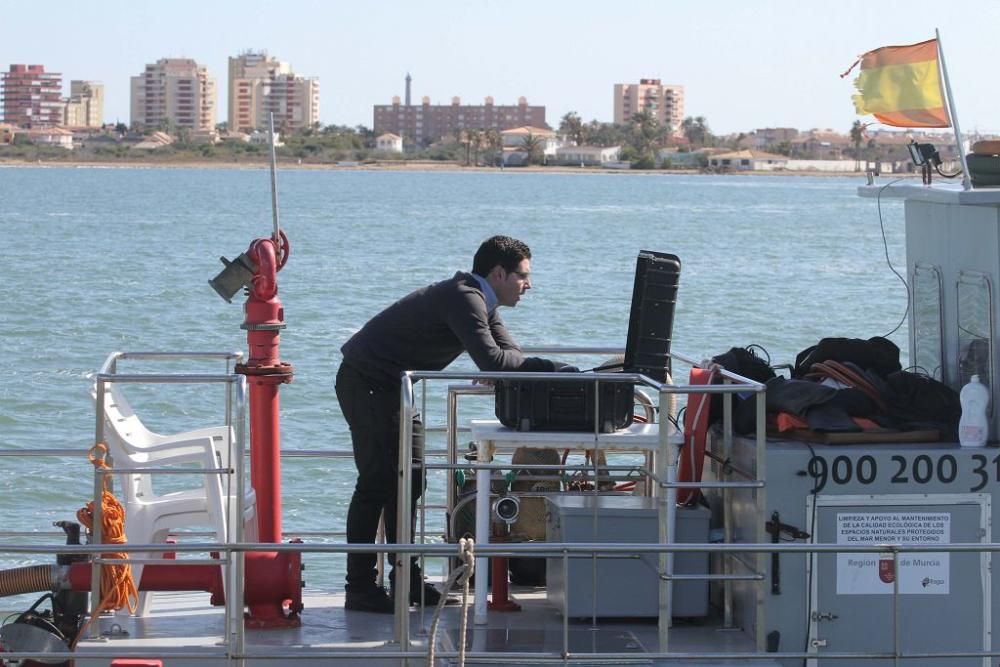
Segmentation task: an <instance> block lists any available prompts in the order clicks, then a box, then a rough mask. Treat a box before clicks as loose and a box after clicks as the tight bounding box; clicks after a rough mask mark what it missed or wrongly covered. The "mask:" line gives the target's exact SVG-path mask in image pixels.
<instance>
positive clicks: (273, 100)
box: [228, 51, 319, 132]
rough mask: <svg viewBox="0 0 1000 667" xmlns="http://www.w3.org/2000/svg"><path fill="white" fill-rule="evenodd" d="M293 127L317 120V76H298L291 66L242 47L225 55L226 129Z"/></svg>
mask: <svg viewBox="0 0 1000 667" xmlns="http://www.w3.org/2000/svg"><path fill="white" fill-rule="evenodd" d="M271 113H273V114H274V124H275V127H276V128H284V129H285V130H296V129H301V128H306V127H310V126H312V125H313V124H314V123H316V122H318V121H319V79H317V78H315V77H303V76H298V75H297V74H295V73H294V72H292V66H291V65H289V64H288V63H286V62H282V61H280V60H278V59H276V58H273V57H271V56H268V55H267V51H260V52H254V51H245V52H243V53H241V54H240V55H239V56H236V57H231V58H230V59H229V115H228V118H229V130H230V131H232V132H253V131H254V130H258V129H261V128H266V127H267V119H268V115H269V114H271Z"/></svg>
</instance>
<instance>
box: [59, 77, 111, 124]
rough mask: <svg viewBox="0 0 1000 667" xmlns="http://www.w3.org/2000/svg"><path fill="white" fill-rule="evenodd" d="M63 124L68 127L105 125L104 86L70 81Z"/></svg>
mask: <svg viewBox="0 0 1000 667" xmlns="http://www.w3.org/2000/svg"><path fill="white" fill-rule="evenodd" d="M62 124H63V125H65V126H67V127H101V125H103V124H104V84H102V83H98V82H97V81H70V82H69V99H68V100H66V104H65V106H64V107H63V119H62Z"/></svg>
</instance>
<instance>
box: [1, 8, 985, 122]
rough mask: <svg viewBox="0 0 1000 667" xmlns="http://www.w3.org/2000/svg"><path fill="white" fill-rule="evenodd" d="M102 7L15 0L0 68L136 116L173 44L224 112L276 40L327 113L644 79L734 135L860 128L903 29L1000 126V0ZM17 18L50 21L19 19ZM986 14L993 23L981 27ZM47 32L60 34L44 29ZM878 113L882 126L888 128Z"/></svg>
mask: <svg viewBox="0 0 1000 667" xmlns="http://www.w3.org/2000/svg"><path fill="white" fill-rule="evenodd" d="M99 7H100V10H101V11H99V12H63V13H62V14H57V13H55V12H47V15H46V16H45V17H44V18H43V19H42V18H40V16H41V15H40V14H39V12H38V10H37V8H35V7H33V6H31V5H28V4H27V3H20V2H13V1H11V0H3V1H2V2H0V8H2V10H3V14H4V16H5V18H6V21H5V23H6V25H7V27H8V30H7V31H6V33H7V34H5V36H4V39H3V40H0V67H3V69H4V70H6V69H7V68H8V66H9V65H10V64H14V63H24V64H41V65H44V66H45V69H46V70H47V71H52V72H59V73H61V74H62V76H63V84H64V88H65V91H66V92H67V93H68V89H69V81H70V80H71V79H84V80H94V81H100V82H101V83H103V84H104V87H105V108H104V120H105V122H116V121H121V122H125V123H128V122H129V120H130V119H129V80H130V77H132V76H136V75H138V74H140V73H141V72H142V71H143V69H144V68H145V66H146V64H148V63H152V62H155V61H157V60H159V59H161V58H168V57H178V58H179V57H186V58H193V59H194V60H196V61H197V62H198V63H200V64H202V65H205V66H206V67H207V68H208V71H209V74H210V75H211V76H212V77H213V78H214V79H215V81H216V88H217V94H218V106H217V119H216V122H222V121H224V120H225V119H226V115H227V76H228V71H227V67H228V58H229V57H230V56H236V55H238V54H239V53H241V52H244V51H248V50H254V51H260V50H266V51H267V52H268V53H269V54H270V55H272V56H274V57H276V58H278V59H279V60H283V61H286V62H288V63H290V64H291V66H292V68H293V70H294V71H295V73H296V74H299V75H301V76H307V77H317V78H319V82H320V120H321V122H322V123H323V124H327V125H329V124H337V125H348V126H355V125H365V126H367V127H371V126H372V124H373V119H372V107H373V106H374V105H377V104H389V103H391V101H392V97H393V96H395V95H399V96H400V97H402V96H403V94H404V85H405V84H404V78H405V76H406V74H407V72H409V73H410V74H411V76H412V77H413V83H412V97H413V100H414V102H419V100H420V99H421V98H422V97H424V96H427V97H429V98H430V100H431V103H432V104H448V103H450V101H451V98H452V97H454V96H457V97H460V98H461V100H462V103H463V104H481V103H482V101H483V99H484V98H485V97H486V96H492V97H493V98H494V100H495V103H496V104H516V102H517V99H518V97H522V96H523V97H525V98H526V99H527V101H528V103H529V104H532V105H543V106H545V107H546V120H547V122H548V123H549V125H551V126H553V127H558V125H559V120H560V118H561V117H562V116H563V115H564V114H566V113H567V112H570V111H575V112H576V113H578V114H579V115H580V116H581V117H582V118H583V120H584V121H590V120H598V121H602V122H610V121H611V120H612V119H613V108H612V91H613V87H614V84H616V83H635V82H638V81H639V79H640V78H654V79H660V80H661V81H662V82H663V83H664V84H677V85H681V86H684V92H685V106H684V115H685V116H703V117H705V118H706V120H707V122H708V125H709V127H710V128H711V130H712V131H713V132H714V133H716V134H728V133H734V132H749V131H751V130H753V129H755V128H760V127H794V128H797V129H800V130H807V129H811V128H831V129H834V130H836V131H839V132H846V131H847V130H848V128H849V127H850V125H851V123H853V122H854V120H856V119H858V118H859V116H857V115H856V114H855V112H854V106H853V104H852V102H851V95H852V93H853V92H854V87H853V85H852V82H853V79H854V77H855V76H856V74H857V71H856V70H855V71H854V72H852V73H851V75H850V76H848V77H847V78H844V79H841V78H840V76H839V75H840V74H841V72H843V71H844V70H846V69H847V68H848V67H849V66H850V65H851V63H853V62H854V61H855V59H856V58H857V56H858V55H859V54H861V53H863V52H865V51H868V50H870V49H874V48H877V47H879V46H886V45H890V44H908V43H913V42H918V41H923V40H926V39H930V38H933V37H934V29H935V27H936V28H938V29H940V31H941V41H942V46H943V50H944V55H945V59H946V65H947V68H948V73H949V75H950V78H951V85H952V89H953V92H954V99H955V106H956V109H957V116H958V120H959V124H960V127H961V129H962V131H963V132H966V133H969V132H977V131H978V132H982V133H990V134H1000V116H998V113H1000V112H998V109H1000V92H998V91H996V90H995V89H994V88H993V87H991V86H985V85H983V84H984V83H985V82H986V81H987V80H988V79H987V78H985V77H983V76H982V73H983V71H984V67H983V66H984V64H985V63H992V62H998V61H1000V44H998V43H997V40H995V39H992V38H990V37H989V36H988V32H987V31H986V30H985V29H983V28H982V26H988V25H1000V3H997V2H990V3H984V2H979V3H977V2H973V1H971V0H957V1H956V2H952V3H949V5H948V12H947V16H945V15H943V14H944V13H943V12H942V10H941V5H940V3H932V2H930V1H928V0H910V1H909V2H886V1H883V2H881V3H878V4H873V3H865V2H861V1H860V0H843V1H842V2H840V3H836V4H835V5H834V4H832V3H831V4H824V5H822V6H815V5H813V4H811V3H801V2H793V1H791V0H774V1H771V2H767V1H764V2H759V3H752V4H742V3H736V2H721V1H718V0H716V1H712V0H710V1H709V2H702V3H681V2H669V1H660V2H653V1H639V2H633V3H629V4H628V5H627V6H626V5H622V6H620V7H616V6H609V5H607V4H606V3H597V2H590V1H585V2H574V3H570V2H563V1H557V2H548V3H528V2H524V1H523V0H510V1H507V2H499V1H497V0H480V1H478V2H476V1H474V2H465V3H460V2H454V1H452V0H448V1H447V2H436V3H430V4H422V3H404V2H400V1H397V0H388V1H386V2H380V3H373V4H371V5H370V6H364V7H362V6H361V5H360V4H344V3H336V2H321V1H319V0H289V1H288V2H286V3H284V4H282V5H281V7H280V8H278V9H276V8H275V6H274V5H273V3H265V2H260V1H259V0H247V1H245V2H239V3H237V2H233V1H232V0H222V1H219V2H212V3H196V2H193V1H192V0H176V1H175V2H172V3H170V5H160V4H155V5H154V4H145V5H143V4H136V3H125V2H122V1H121V0H111V1H109V2H103V3H100V5H99ZM14 26H26V27H27V26H34V27H35V28H34V29H17V30H11V29H10V28H11V27H14ZM977 28H978V29H977ZM40 31H44V34H40ZM881 128H882V126H879V125H875V126H873V129H881Z"/></svg>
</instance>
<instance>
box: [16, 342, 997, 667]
mask: <svg viewBox="0 0 1000 667" xmlns="http://www.w3.org/2000/svg"><path fill="white" fill-rule="evenodd" d="M546 349H547V350H549V351H558V352H565V351H566V348H546ZM579 349H580V350H585V351H593V350H594V349H595V348H579ZM598 349H599V348H598ZM599 350H600V349H599ZM184 356H189V358H196V359H201V358H210V356H211V355H201V354H196V355H183V354H180V355H173V354H166V353H141V354H135V353H131V354H126V353H116V354H115V355H112V357H113V358H112V357H109V361H108V362H106V363H105V365H104V366H103V367H102V369H101V373H99V374H98V376H97V383H98V393H99V396H98V402H97V405H98V406H99V408H100V406H102V405H103V402H102V400H101V395H100V392H101V391H102V387H103V383H105V382H151V383H176V382H206V383H224V384H227V386H228V387H231V388H232V387H235V388H236V392H235V394H236V395H235V397H231V394H232V392H231V391H227V404H226V407H227V410H226V412H227V415H229V414H231V412H232V411H233V408H234V407H235V412H236V413H237V417H236V418H235V419H234V420H230V419H229V418H228V417H227V423H229V424H231V425H233V426H235V428H236V441H237V443H238V445H239V446H238V447H236V448H235V450H234V453H236V455H235V456H234V459H233V461H232V464H231V467H230V468H222V469H218V470H210V471H189V472H195V473H197V474H235V477H236V484H237V493H236V497H237V509H238V512H237V520H236V521H235V524H236V525H235V526H234V530H233V532H231V533H229V534H230V535H231V536H232V538H233V539H232V541H230V542H227V543H224V544H223V543H216V542H213V543H191V544H186V543H185V544H176V545H171V547H170V549H171V551H174V552H177V553H194V554H197V553H206V552H210V551H217V552H222V553H224V554H225V558H224V560H222V561H215V562H217V563H220V564H222V565H223V566H226V564H228V576H227V579H226V580H227V595H226V599H227V605H226V608H225V610H224V612H223V613H224V618H225V636H224V637H223V638H222V644H221V646H220V647H219V649H218V650H203V649H192V650H190V651H185V652H179V653H171V654H170V655H169V657H170V658H171V659H178V660H206V659H219V660H236V661H241V660H247V659H258V658H259V659H305V658H312V659H338V658H339V659H346V660H363V659H398V660H399V661H400V663H401V664H406V662H407V661H408V660H409V659H411V658H412V659H419V658H422V657H424V651H421V650H414V649H413V642H412V640H411V636H410V634H411V633H410V627H409V613H408V612H407V611H406V607H405V606H404V604H403V601H405V600H406V599H407V598H408V594H407V593H408V591H407V590H406V587H408V583H409V572H408V570H409V563H410V558H409V557H410V555H420V556H422V557H430V558H441V559H446V558H450V557H454V556H455V555H456V550H455V547H454V545H449V544H430V543H424V542H417V541H415V540H414V539H412V538H413V536H412V535H410V534H409V526H410V508H409V503H405V502H401V503H400V507H399V516H400V521H399V527H400V535H399V538H400V539H399V543H398V544H388V545H380V547H379V549H380V550H381V551H384V552H386V553H389V554H394V556H395V559H396V560H397V564H398V565H399V566H401V567H402V569H401V571H400V574H401V575H402V576H401V577H400V578H397V582H400V583H401V584H402V588H401V590H400V591H399V594H398V595H397V598H396V599H397V613H396V621H395V626H394V641H395V646H390V647H386V648H384V649H375V650H371V649H358V650H337V651H331V650H326V649H315V650H314V649H306V650H302V651H289V650H288V649H284V648H283V649H280V650H278V649H268V648H255V649H254V650H252V651H251V650H248V648H247V645H246V637H245V634H244V629H243V622H242V615H243V597H244V579H243V572H242V562H243V555H244V554H246V553H248V552H253V551H272V552H273V551H297V552H300V553H316V554H349V553H361V552H365V553H367V552H371V550H372V547H371V545H360V544H256V543H245V542H244V541H243V539H242V532H241V531H242V520H241V519H242V511H243V507H242V503H243V493H242V483H243V478H244V475H243V451H244V446H245V442H246V432H245V427H244V425H245V421H246V420H245V405H246V403H245V401H246V398H245V391H246V389H245V378H243V377H242V376H234V375H232V374H229V373H228V360H229V359H234V358H238V356H237V355H232V356H227V357H226V358H227V373H226V374H225V375H222V376H215V375H187V376H183V379H182V377H181V376H176V375H123V374H118V373H117V368H116V365H117V361H118V360H119V359H139V358H143V359H170V358H180V357H184ZM672 356H674V357H675V358H677V359H680V360H682V361H684V362H686V363H691V364H692V365H697V362H696V361H694V360H693V359H689V358H687V357H684V356H682V355H677V354H674V355H672ZM722 375H723V377H724V378H725V379H726V380H727V381H729V382H730V383H732V384H729V385H719V386H705V385H698V386H688V385H662V384H660V383H657V382H655V381H653V380H651V379H649V378H646V377H643V376H638V375H630V374H620V373H615V374H600V373H598V374H588V377H591V378H593V381H594V382H595V383H598V382H603V381H611V382H621V381H627V382H636V383H639V384H641V385H642V386H646V387H649V388H650V389H651V390H654V391H655V392H656V394H657V397H658V399H659V402H660V405H663V404H664V401H665V399H666V397H668V396H669V395H671V394H675V393H689V392H690V393H710V394H721V395H722V396H723V402H724V407H725V408H726V409H725V411H724V414H725V418H724V423H723V438H724V441H725V442H726V443H727V447H729V446H731V444H732V438H733V432H732V424H731V416H730V413H731V407H732V406H731V396H732V393H733V392H735V391H748V390H749V391H756V392H759V393H760V394H761V395H763V386H762V385H760V384H758V383H753V382H750V381H747V380H746V379H745V378H741V377H739V376H736V375H733V374H730V373H726V372H723V373H722ZM474 378H483V379H532V378H537V379H544V380H560V379H565V380H575V381H580V380H581V379H583V376H581V375H579V374H552V373H545V374H520V373H517V374H514V373H492V374H488V373H447V372H437V373H431V372H419V373H418V372H414V373H410V374H407V375H406V376H405V377H404V378H403V391H402V394H401V408H402V409H403V410H404V412H403V413H402V415H401V417H402V418H401V420H400V421H401V425H402V428H401V443H403V444H405V445H408V443H409V438H410V436H411V433H410V424H411V420H410V419H408V418H407V416H408V414H409V413H407V412H405V411H406V410H410V411H412V410H413V409H414V407H415V406H414V403H415V401H414V396H413V388H412V381H413V380H416V379H426V380H468V379H474ZM488 391H491V390H488V389H487V390H486V391H485V392H484V391H482V390H480V389H476V390H475V391H469V392H467V393H469V394H474V393H486V392H488ZM465 393H466V392H464V391H456V392H455V394H454V396H453V394H452V392H451V391H449V393H448V406H447V410H448V414H449V419H448V423H447V426H446V437H447V438H448V439H449V447H448V448H447V449H446V450H444V451H443V452H435V454H437V455H443V456H447V457H449V463H448V464H445V465H434V466H433V467H438V468H445V469H449V468H451V467H452V465H451V464H454V463H457V462H456V461H455V460H454V459H453V458H450V457H452V456H453V455H454V454H457V449H456V448H452V447H451V446H450V445H451V442H452V437H453V434H455V433H457V432H458V431H457V429H453V428H452V427H453V426H454V424H453V421H454V420H452V419H451V415H452V414H456V415H457V408H458V405H457V397H458V396H459V395H465ZM453 399H454V405H453ZM424 407H425V406H424ZM453 408H454V410H455V412H454V413H453V412H452V410H453ZM98 413H99V416H98V419H97V430H96V433H95V435H96V437H97V439H98V441H100V439H101V437H102V436H103V431H102V428H103V419H102V418H101V417H100V409H99V410H98ZM764 424H765V420H764V401H762V400H758V401H757V431H756V446H755V448H754V458H755V467H754V468H752V470H755V471H756V475H753V474H751V473H750V472H748V471H740V470H736V472H737V474H739V475H740V476H741V477H742V478H743V479H742V481H736V482H697V483H695V482H679V481H677V478H676V458H677V457H676V455H677V444H676V443H672V442H671V441H670V439H669V437H668V435H669V433H668V429H667V428H661V430H660V438H661V445H660V449H659V450H658V451H657V453H656V456H655V457H654V460H653V466H652V469H647V470H645V474H647V475H648V476H649V478H650V479H651V480H652V481H653V482H654V489H655V494H656V495H657V498H658V500H659V505H658V507H659V509H660V511H661V512H663V513H664V514H665V518H666V520H665V521H660V522H659V525H660V530H661V533H660V542H659V543H655V544H649V543H640V544H635V543H632V544H629V543H618V544H608V543H579V542H574V543H548V542H546V543H518V544H511V543H504V544H496V545H493V544H487V543H482V544H478V545H477V546H476V552H477V556H480V557H492V556H516V557H536V558H537V557H547V558H561V559H563V565H564V567H565V566H566V563H567V562H568V561H569V559H572V558H594V557H595V556H606V557H617V558H621V557H633V556H635V555H637V554H657V555H659V556H660V559H661V561H660V573H661V574H660V577H659V580H660V600H661V606H660V618H659V625H658V628H659V630H658V632H659V636H660V644H659V650H658V651H657V652H655V653H642V654H636V653H632V652H621V653H613V652H609V653H579V652H572V651H570V645H569V640H568V622H569V618H568V615H567V614H565V613H564V614H563V641H562V647H561V650H560V651H552V652H542V651H539V652H532V653H525V652H517V653H499V652H483V651H479V652H476V651H473V652H467V653H466V654H465V655H466V658H467V659H469V660H485V659H493V660H496V659H504V658H506V659H512V660H519V661H524V660H537V661H551V662H554V663H555V662H558V663H573V662H577V661H593V660H601V661H609V662H614V661H629V660H633V661H634V660H636V659H642V660H680V659H683V660H688V661H702V660H704V661H711V660H724V659H725V660H735V659H747V660H773V661H778V660H793V659H794V660H801V659H807V658H808V659H820V660H830V659H844V660H849V659H857V660H861V659H882V660H893V659H894V660H897V661H898V660H900V659H904V658H909V659H921V660H933V659H937V660H944V659H950V658H990V657H997V656H1000V651H939V652H926V651H925V652H909V653H908V652H904V651H903V650H902V641H901V629H900V618H899V616H900V614H899V607H900V599H901V598H900V591H899V583H898V577H897V580H896V581H895V582H894V586H893V591H892V596H893V605H892V609H893V614H892V618H891V624H892V641H893V648H892V650H891V651H883V652H829V653H823V654H822V655H818V654H817V653H816V652H812V651H787V652H765V647H764V642H763V637H762V633H763V628H764V625H765V624H764V623H763V622H762V620H763V619H762V615H763V609H762V605H760V604H757V605H756V611H755V613H756V614H757V622H756V623H755V627H756V629H757V633H756V636H755V637H754V644H755V647H756V650H755V651H753V652H747V651H743V652H740V651H735V652H714V653H705V652H699V653H697V654H693V653H680V652H671V651H670V650H669V649H670V640H669V621H670V603H671V596H670V587H671V585H672V583H673V582H674V581H684V580H692V579H699V580H708V581H719V582H722V583H723V585H724V587H725V588H726V589H728V586H729V585H730V584H731V583H732V582H733V581H750V582H754V583H756V584H757V588H758V589H759V588H761V585H762V584H763V582H764V581H765V579H766V577H765V574H764V572H765V571H766V568H765V564H764V563H765V560H764V559H765V558H766V557H767V556H769V555H771V554H789V555H791V554H800V555H803V557H805V556H806V555H808V554H834V553H863V554H872V553H880V554H888V555H890V556H891V557H892V559H893V564H894V567H895V571H896V572H899V558H900V556H901V555H902V554H907V553H929V552H934V553H942V552H946V553H951V552H975V553H980V554H982V553H991V554H992V553H995V552H1000V544H982V543H972V544H934V545H872V544H863V545H833V544H789V543H783V544H772V543H770V542H768V541H767V539H766V537H765V536H764V534H765V529H764V524H765V521H764V518H765V516H764V515H765V508H766V506H767V505H766V497H765V493H766V491H765V476H764V472H765V467H764V466H765V461H766V459H765V456H764V444H765V438H764ZM661 426H663V424H661ZM286 454H287V455H289V456H293V457H306V456H321V457H346V456H350V452H348V451H316V450H303V451H299V452H287V453H286ZM79 455H80V452H79V451H78V450H67V449H38V450H16V451H15V450H3V451H0V456H79ZM411 456H412V453H411V451H410V448H409V447H408V446H404V447H401V448H400V470H402V471H403V475H402V481H401V487H402V488H401V490H400V493H399V497H400V499H404V498H409V497H410V494H409V490H410V486H409V485H411V484H412V479H411V478H410V471H411V470H412V466H411V465H410V463H411ZM596 458H597V457H596V456H595V457H594V460H595V461H596ZM671 463H673V465H671ZM428 467H432V466H428ZM462 467H464V468H474V469H476V470H477V474H485V475H486V476H487V485H488V475H489V474H490V471H491V470H497V469H503V468H509V467H511V466H510V465H506V464H487V463H485V462H480V463H476V464H463V465H462ZM517 467H522V466H517ZM545 467H546V468H553V467H556V466H552V465H546V466H545ZM609 467H610V466H609ZM647 468H649V466H647ZM731 469H732V468H731ZM127 470H128V471H135V472H140V471H141V472H144V473H145V472H151V473H159V472H165V471H163V470H159V469H142V468H135V469H127ZM125 471H126V469H122V468H119V469H117V470H112V471H110V472H109V473H100V472H97V473H95V487H94V490H95V500H97V501H98V502H96V503H95V513H97V512H98V511H99V507H100V502H99V497H100V485H99V484H98V482H97V481H96V480H98V479H100V478H102V477H103V475H104V474H119V473H122V472H125ZM171 472H176V471H171ZM595 472H596V471H595ZM595 480H596V477H595ZM448 486H449V487H450V486H451V479H450V478H449V484H448ZM693 487H701V488H717V489H720V490H721V491H722V493H723V495H724V496H725V494H728V493H730V492H731V491H732V490H735V489H752V490H753V491H754V492H755V493H756V494H757V497H756V506H757V517H756V519H755V521H756V531H757V539H756V543H739V544H734V543H732V532H733V526H732V525H731V523H730V521H731V518H730V517H729V516H728V515H729V512H726V513H725V516H724V522H725V523H724V532H725V536H726V540H727V541H726V543H722V544H719V543H710V544H694V543H684V544H678V543H675V542H673V536H674V530H673V525H674V524H673V521H675V509H676V508H675V503H674V502H673V500H674V499H675V498H676V490H677V489H678V488H693ZM596 488H597V485H596V484H595V485H594V489H595V490H596ZM451 497H452V496H449V499H450V498H451ZM452 506H453V505H452V503H451V502H449V503H448V507H452ZM724 506H725V507H726V508H728V506H729V504H728V502H724ZM99 526H100V521H99V517H95V527H96V528H95V534H94V536H93V538H92V544H90V545H59V546H46V545H5V544H2V543H0V553H6V554H92V555H93V556H94V558H95V559H98V560H99V559H100V554H102V553H104V552H106V551H107V550H108V546H107V545H102V544H100V528H99ZM3 534H4V533H0V535H3ZM290 534H303V533H290ZM317 534H322V533H317ZM6 535H9V536H18V537H24V536H30V535H34V534H33V533H25V532H15V531H8V532H7V533H6ZM404 538H405V539H404ZM115 549H116V550H120V551H123V552H127V553H138V554H142V553H158V552H162V551H163V545H162V544H148V545H137V544H127V545H121V546H116V547H115ZM678 553H706V554H709V555H712V554H719V555H720V556H722V557H723V562H724V563H725V564H726V565H725V568H724V571H723V573H722V574H712V573H710V572H706V573H704V574H695V575H681V574H676V573H674V572H673V567H672V558H673V556H674V555H675V554H678ZM745 556H751V557H752V559H755V560H751V561H750V562H747V561H746V560H743V559H741V558H740V557H745ZM133 562H135V561H133ZM185 562H187V561H185ZM735 567H740V568H742V569H743V570H745V571H744V572H742V573H737V572H735V571H734V569H735ZM93 570H94V571H95V572H98V573H99V570H100V568H98V567H94V568H93ZM95 581H96V583H95V582H92V583H93V584H94V588H93V590H94V591H99V590H100V588H99V574H98V575H97V578H96V580H95ZM987 594H989V593H987ZM92 595H93V599H96V598H97V597H98V596H97V595H94V594H93V593H92ZM723 612H724V625H725V624H726V623H727V622H728V623H731V621H732V608H731V596H730V595H729V594H728V593H727V594H726V595H725V608H724V610H723ZM95 626H96V624H95ZM148 653H149V649H148V648H145V649H142V650H138V649H137V650H135V651H134V655H136V656H138V655H148ZM132 654H133V652H130V651H123V650H122V649H120V648H118V649H113V648H111V647H107V648H106V649H102V648H101V647H96V648H95V647H93V646H88V647H87V649H86V652H85V653H65V654H62V653H30V652H23V653H3V654H2V656H3V658H4V659H8V658H9V659H12V660H19V659H37V658H46V659H72V658H82V657H94V658H99V657H108V658H110V657H128V656H129V655H132ZM437 654H438V656H439V657H441V658H446V659H447V658H455V657H456V656H457V655H458V653H457V651H438V652H437Z"/></svg>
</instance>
